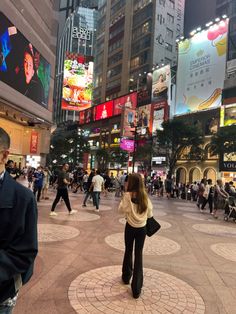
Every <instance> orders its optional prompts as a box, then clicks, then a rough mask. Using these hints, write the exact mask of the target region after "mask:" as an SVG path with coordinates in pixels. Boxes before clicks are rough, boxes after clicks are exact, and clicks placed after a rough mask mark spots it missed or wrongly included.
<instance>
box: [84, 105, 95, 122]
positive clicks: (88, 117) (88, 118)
mask: <svg viewBox="0 0 236 314" xmlns="http://www.w3.org/2000/svg"><path fill="white" fill-rule="evenodd" d="M94 109H95V107H92V108H89V109H87V110H85V111H84V123H90V122H93V121H94Z"/></svg>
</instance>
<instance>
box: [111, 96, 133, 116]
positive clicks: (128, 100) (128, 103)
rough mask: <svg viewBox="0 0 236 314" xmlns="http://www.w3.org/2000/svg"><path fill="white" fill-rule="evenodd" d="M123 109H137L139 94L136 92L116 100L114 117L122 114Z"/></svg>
mask: <svg viewBox="0 0 236 314" xmlns="http://www.w3.org/2000/svg"><path fill="white" fill-rule="evenodd" d="M123 107H126V108H132V109H135V108H136V107H137V93H136V92H134V93H131V94H128V95H125V96H122V97H119V98H116V99H114V113H113V115H114V116H116V115H118V114H121V112H122V108H123Z"/></svg>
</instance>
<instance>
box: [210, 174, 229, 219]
mask: <svg viewBox="0 0 236 314" xmlns="http://www.w3.org/2000/svg"><path fill="white" fill-rule="evenodd" d="M228 197H229V194H228V193H227V192H226V191H225V189H224V185H223V181H222V180H221V179H218V180H217V181H216V185H215V192H214V211H213V213H212V215H213V216H214V217H215V218H218V216H217V215H216V212H217V210H218V209H224V208H225V205H226V200H227V198H228Z"/></svg>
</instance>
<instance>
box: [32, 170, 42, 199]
mask: <svg viewBox="0 0 236 314" xmlns="http://www.w3.org/2000/svg"><path fill="white" fill-rule="evenodd" d="M43 178H44V174H43V169H42V167H41V166H39V167H38V168H37V170H36V171H35V172H34V175H33V182H34V188H33V193H34V195H35V197H37V202H40V197H41V192H42V188H43Z"/></svg>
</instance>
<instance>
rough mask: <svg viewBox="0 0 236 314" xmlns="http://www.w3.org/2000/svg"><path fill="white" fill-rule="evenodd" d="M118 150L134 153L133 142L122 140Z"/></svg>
mask: <svg viewBox="0 0 236 314" xmlns="http://www.w3.org/2000/svg"><path fill="white" fill-rule="evenodd" d="M120 148H121V149H123V150H126V151H128V152H131V153H132V152H133V151H134V140H128V139H125V138H122V139H121V142H120Z"/></svg>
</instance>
